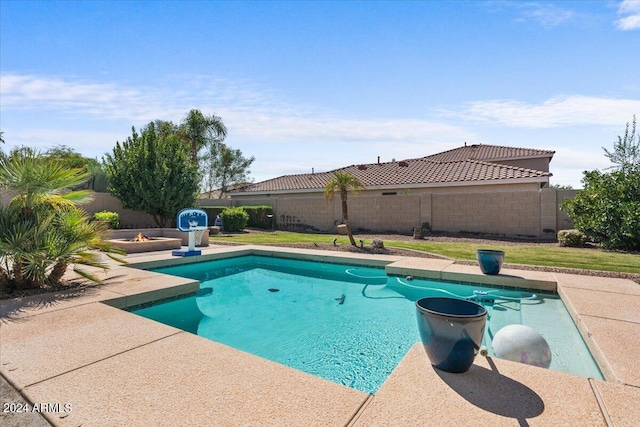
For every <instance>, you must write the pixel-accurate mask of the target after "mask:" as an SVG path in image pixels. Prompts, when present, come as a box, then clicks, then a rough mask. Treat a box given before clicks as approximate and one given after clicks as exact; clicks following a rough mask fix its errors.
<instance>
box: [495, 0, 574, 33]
mask: <svg viewBox="0 0 640 427" xmlns="http://www.w3.org/2000/svg"><path fill="white" fill-rule="evenodd" d="M486 4H487V5H488V6H489V7H490V8H491V9H493V10H495V11H498V12H506V13H514V14H515V22H519V23H526V22H533V23H535V24H538V25H540V26H542V27H544V28H552V27H556V26H558V25H561V24H563V23H565V22H568V21H570V20H571V19H573V18H574V17H575V16H576V14H575V12H574V11H573V10H570V9H567V8H564V7H560V6H558V4H557V3H553V2H539V1H488V2H486Z"/></svg>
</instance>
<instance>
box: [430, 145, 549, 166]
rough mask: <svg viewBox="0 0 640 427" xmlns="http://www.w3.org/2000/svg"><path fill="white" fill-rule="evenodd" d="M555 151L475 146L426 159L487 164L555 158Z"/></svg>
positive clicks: (467, 146) (445, 152)
mask: <svg viewBox="0 0 640 427" xmlns="http://www.w3.org/2000/svg"><path fill="white" fill-rule="evenodd" d="M554 154H555V151H551V150H537V149H535V148H520V147H503V146H500V145H484V144H474V145H466V146H464V147H459V148H454V149H453V150H449V151H443V152H442V153H437V154H433V155H431V156H426V157H425V159H430V160H438V161H441V162H453V161H456V160H467V159H472V160H484V161H487V162H491V161H496V160H506V159H512V160H515V159H526V158H536V157H549V158H551V157H553V155H554Z"/></svg>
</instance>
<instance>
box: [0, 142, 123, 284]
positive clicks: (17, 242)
mask: <svg viewBox="0 0 640 427" xmlns="http://www.w3.org/2000/svg"><path fill="white" fill-rule="evenodd" d="M90 176H91V174H90V173H88V172H87V171H85V170H84V169H69V168H65V167H63V166H61V165H60V163H59V162H55V161H52V160H51V159H47V158H45V157H43V156H40V155H39V154H38V153H36V152H34V151H33V150H22V151H20V152H14V153H13V154H12V155H10V156H8V157H6V158H3V159H0V186H2V187H3V188H4V189H7V190H9V191H10V192H12V193H14V194H17V195H16V196H15V197H14V198H13V199H12V200H11V202H10V203H9V204H8V206H3V207H0V259H1V260H2V262H3V265H1V266H0V282H3V283H2V284H4V285H7V284H8V285H9V287H10V288H12V287H17V286H19V287H39V286H42V285H44V284H47V283H49V284H54V283H58V282H59V281H60V279H61V278H62V276H63V275H64V273H65V271H66V270H67V267H68V266H69V265H71V264H74V266H75V265H78V264H81V265H89V266H94V267H100V268H106V264H104V263H103V262H101V261H100V258H99V256H98V255H97V254H96V253H95V252H90V250H92V249H104V250H105V251H106V252H117V253H120V252H118V251H116V250H114V249H112V248H109V247H108V245H106V244H105V243H104V241H103V239H102V233H103V230H101V229H99V228H97V226H96V225H95V224H94V223H90V222H89V218H88V215H87V214H86V213H85V212H84V211H82V210H80V209H78V208H77V207H76V205H77V204H80V203H84V202H87V201H89V200H91V199H92V194H91V192H89V191H88V190H80V191H69V190H68V188H70V187H75V186H77V185H79V184H82V183H83V182H85V181H86V180H87V179H88V178H89V177H90ZM107 255H108V256H110V257H111V258H113V259H116V260H119V259H118V258H116V257H113V256H111V255H109V254H107ZM119 261H121V260H119ZM74 270H75V271H76V272H77V273H78V274H80V275H82V276H84V277H86V278H88V279H90V280H93V281H98V279H97V278H96V277H94V276H92V275H91V274H90V273H87V272H85V271H83V270H81V269H79V268H78V267H77V266H75V267H74Z"/></svg>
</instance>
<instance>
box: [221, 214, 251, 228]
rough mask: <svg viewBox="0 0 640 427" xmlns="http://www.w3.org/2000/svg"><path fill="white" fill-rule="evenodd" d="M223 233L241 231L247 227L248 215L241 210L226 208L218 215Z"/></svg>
mask: <svg viewBox="0 0 640 427" xmlns="http://www.w3.org/2000/svg"><path fill="white" fill-rule="evenodd" d="M220 217H221V218H222V223H223V224H224V229H225V231H242V230H244V228H245V227H246V226H247V222H248V221H249V215H248V214H247V212H245V210H244V209H242V208H227V209H225V210H223V211H222V213H221V214H220Z"/></svg>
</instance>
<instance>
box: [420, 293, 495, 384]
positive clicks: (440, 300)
mask: <svg viewBox="0 0 640 427" xmlns="http://www.w3.org/2000/svg"><path fill="white" fill-rule="evenodd" d="M416 315H417V319H418V330H419V331H420V339H421V340H422V345H423V346H424V349H425V351H426V353H427V357H428V358H429V361H430V362H431V364H432V365H433V366H434V367H436V368H438V369H440V370H443V371H447V372H454V373H461V372H466V371H468V370H469V368H470V367H471V365H472V364H473V359H474V358H475V356H476V355H477V354H478V350H479V349H480V345H481V344H482V338H483V337H484V330H485V325H486V323H487V310H486V309H485V308H484V307H483V306H481V305H480V304H476V303H475V302H471V301H467V300H462V299H457V298H445V297H429V298H422V299H419V300H418V301H416Z"/></svg>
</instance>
